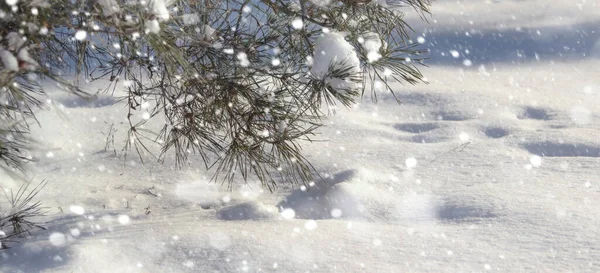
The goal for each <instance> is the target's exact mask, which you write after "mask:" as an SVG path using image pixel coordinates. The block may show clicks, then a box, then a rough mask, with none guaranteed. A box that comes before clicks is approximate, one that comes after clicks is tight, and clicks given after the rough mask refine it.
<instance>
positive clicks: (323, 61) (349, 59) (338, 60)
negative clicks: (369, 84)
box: [311, 32, 361, 89]
mask: <svg viewBox="0 0 600 273" xmlns="http://www.w3.org/2000/svg"><path fill="white" fill-rule="evenodd" d="M330 67H331V68H333V69H345V68H349V71H348V72H349V74H350V75H359V74H360V72H361V69H360V60H359V59H358V56H357V55H356V51H355V49H354V47H353V46H352V45H351V44H350V43H349V42H348V41H346V39H345V38H344V35H342V34H341V33H338V32H328V33H324V34H323V36H321V37H319V38H318V39H317V41H316V42H315V49H314V56H313V64H312V69H311V73H312V74H313V75H314V76H315V77H317V78H319V79H324V80H325V82H326V83H328V84H329V85H331V86H332V87H333V88H335V89H357V88H358V87H359V85H358V83H356V82H352V81H350V80H349V79H341V78H333V77H331V76H330V75H329V74H330V73H329V72H330V71H329V69H330Z"/></svg>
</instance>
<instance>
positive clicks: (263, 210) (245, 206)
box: [217, 201, 277, 220]
mask: <svg viewBox="0 0 600 273" xmlns="http://www.w3.org/2000/svg"><path fill="white" fill-rule="evenodd" d="M217 217H219V219H221V220H263V219H276V218H277V208H275V207H273V206H268V205H265V204H263V203H261V202H257V201H248V202H244V203H241V204H236V205H232V206H228V207H224V208H221V209H219V210H218V211H217Z"/></svg>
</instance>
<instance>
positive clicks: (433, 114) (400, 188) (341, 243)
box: [0, 0, 600, 273]
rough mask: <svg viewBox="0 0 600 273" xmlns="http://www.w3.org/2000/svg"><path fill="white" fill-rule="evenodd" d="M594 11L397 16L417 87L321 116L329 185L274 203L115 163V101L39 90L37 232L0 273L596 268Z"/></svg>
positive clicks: (453, 9)
mask: <svg viewBox="0 0 600 273" xmlns="http://www.w3.org/2000/svg"><path fill="white" fill-rule="evenodd" d="M107 2H109V3H110V1H107ZM599 5H600V4H599V3H598V1H590V0H588V1H580V2H577V3H576V2H572V1H559V0H554V1H549V0H529V1H509V0H503V1H460V2H457V1H454V0H453V1H449V0H438V1H436V2H435V3H434V8H433V13H434V14H435V17H434V18H432V20H431V21H432V23H431V25H423V24H421V23H419V20H418V18H417V16H416V15H409V16H408V18H409V19H411V20H412V21H410V23H414V24H416V25H415V29H416V30H417V33H416V34H415V37H414V40H415V41H419V42H420V43H423V44H424V45H426V46H428V47H430V48H431V49H432V59H431V60H429V64H430V67H428V68H424V69H423V73H424V74H425V75H427V76H428V78H429V81H430V84H429V85H418V86H414V87H409V86H402V85H398V86H397V92H398V95H399V97H400V99H401V100H402V101H403V103H404V104H403V105H398V104H396V103H395V101H394V100H393V98H391V96H390V95H386V94H379V98H380V103H379V104H372V103H370V100H368V99H365V100H364V101H363V102H361V104H360V105H357V106H356V107H354V108H353V109H350V110H342V109H338V115H337V116H335V117H331V118H330V119H329V121H328V123H329V124H327V125H328V126H327V127H325V128H323V131H322V132H323V137H324V138H328V139H329V140H330V141H329V142H326V143H323V142H319V143H315V144H306V145H305V147H304V151H305V152H306V153H307V157H308V158H309V159H310V160H311V161H312V163H314V165H315V166H316V167H317V169H318V170H319V171H320V172H322V175H323V176H324V177H326V180H327V181H328V184H327V185H322V184H315V185H313V186H310V187H307V188H295V189H292V188H288V187H287V186H285V185H283V184H282V188H281V189H279V190H278V191H277V192H275V193H274V194H270V193H266V192H262V191H261V190H260V187H259V186H258V185H257V184H255V183H251V184H250V185H248V186H239V187H237V188H235V189H234V190H233V191H232V192H227V191H225V190H223V189H222V188H220V187H219V185H218V184H209V183H208V178H209V177H210V175H211V174H210V173H206V172H205V171H203V169H202V168H199V169H197V170H196V169H193V168H191V169H188V170H185V171H178V170H176V169H174V168H172V165H170V164H168V162H167V163H166V164H165V165H159V164H154V163H148V162H146V164H144V165H142V164H141V163H140V162H139V161H137V159H136V158H135V157H129V158H128V159H127V160H126V161H125V166H123V165H124V164H123V161H121V160H119V159H117V158H115V157H114V154H113V153H112V150H111V149H109V151H106V152H104V151H103V149H104V145H105V141H104V138H103V136H102V134H100V132H105V133H107V132H108V129H109V127H110V124H112V123H115V124H119V123H120V122H121V121H123V119H124V118H125V117H126V113H125V112H124V109H123V107H122V106H120V105H118V104H115V102H116V101H117V99H116V98H110V97H100V98H99V99H98V100H96V101H94V102H87V101H81V100H78V99H76V98H71V97H66V96H64V94H63V93H60V92H52V93H51V97H52V101H51V102H50V104H51V105H52V107H53V109H54V111H53V112H48V113H46V114H44V115H41V114H40V115H39V119H40V122H41V124H43V125H44V127H43V128H42V129H37V130H38V131H36V132H34V134H33V135H34V136H36V137H38V138H39V139H40V140H41V141H43V142H44V143H47V144H48V147H49V149H48V150H46V151H40V152H39V153H38V154H35V156H36V158H37V159H39V161H38V162H36V163H35V164H34V165H33V166H32V167H33V170H32V173H35V174H37V176H36V180H41V179H48V180H49V181H50V184H49V185H48V186H47V187H46V188H45V189H44V190H43V191H42V193H41V194H40V196H39V199H40V200H43V201H45V203H44V205H46V206H48V207H49V208H50V212H51V216H50V217H49V218H47V219H45V220H47V221H48V225H47V226H48V230H47V231H36V232H34V233H33V234H32V236H31V238H29V239H28V240H25V243H24V244H22V245H16V246H14V247H13V248H11V249H9V250H4V251H1V252H0V272H11V273H12V272H40V271H42V272H217V271H218V272H246V271H247V272H257V271H261V272H485V271H494V272H568V271H571V272H600V263H599V262H598V261H600V249H599V248H598V245H600V228H599V227H600V218H599V215H600V198H599V197H600V184H599V183H600V181H599V180H598V175H599V173H600V172H599V170H600V142H599V141H598V134H599V132H600V108H599V107H600V104H599V102H600V78H599V77H598V75H600V58H599V57H598V56H600V46H598V45H599V44H600V43H599V42H598V41H600V40H598V39H599V38H600V27H599V26H598V24H597V21H598V20H597V19H598V18H600V17H599V14H598V11H599V10H600V8H599V7H600V6H599ZM411 16H412V17H411ZM532 18H535V19H532ZM538 31H539V34H538ZM419 37H420V38H419ZM466 60H469V62H467V61H466ZM467 65H468V66H467ZM151 107H152V106H151V105H149V106H148V105H146V108H151ZM58 111H62V113H64V114H65V115H59V114H56V113H54V112H58ZM142 115H143V113H139V116H140V117H139V118H143V117H142ZM64 116H66V117H67V119H65V118H64ZM119 134H124V133H123V130H122V129H120V130H119V131H118V132H117V136H119ZM456 147H458V148H457V149H455V148H456ZM119 148H120V147H119V146H118V147H117V149H119ZM194 160H195V162H196V163H197V166H201V165H202V164H201V161H200V159H194ZM0 183H2V186H3V187H8V188H11V187H12V188H16V187H17V186H18V184H17V182H15V181H13V180H11V179H10V178H8V177H6V178H3V179H2V180H1V182H0ZM59 207H60V208H61V209H59ZM274 210H276V211H274Z"/></svg>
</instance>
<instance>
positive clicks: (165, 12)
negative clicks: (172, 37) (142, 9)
mask: <svg viewBox="0 0 600 273" xmlns="http://www.w3.org/2000/svg"><path fill="white" fill-rule="evenodd" d="M171 4H173V0H152V2H150V5H151V7H152V14H154V15H155V16H156V17H158V19H159V20H163V21H166V20H169V18H170V15H169V6H170V5H171Z"/></svg>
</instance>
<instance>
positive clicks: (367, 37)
mask: <svg viewBox="0 0 600 273" xmlns="http://www.w3.org/2000/svg"><path fill="white" fill-rule="evenodd" d="M359 42H360V43H362V46H363V47H364V48H365V51H367V59H368V60H369V62H371V63H372V62H376V61H377V60H379V59H380V58H381V54H379V50H380V49H381V46H382V45H383V43H382V42H381V38H379V34H377V33H374V32H367V33H365V34H363V35H362V37H361V38H360V39H359Z"/></svg>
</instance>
